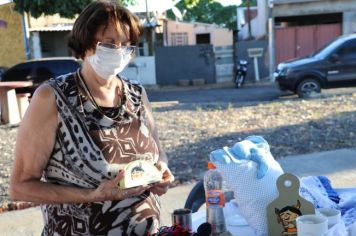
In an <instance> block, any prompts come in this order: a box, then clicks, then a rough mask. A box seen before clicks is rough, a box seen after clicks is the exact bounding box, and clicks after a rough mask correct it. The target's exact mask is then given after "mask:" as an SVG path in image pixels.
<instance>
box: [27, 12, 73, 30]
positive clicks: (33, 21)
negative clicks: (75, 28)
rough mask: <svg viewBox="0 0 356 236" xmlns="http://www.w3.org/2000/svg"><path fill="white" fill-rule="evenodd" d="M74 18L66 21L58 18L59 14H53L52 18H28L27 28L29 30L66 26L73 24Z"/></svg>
mask: <svg viewBox="0 0 356 236" xmlns="http://www.w3.org/2000/svg"><path fill="white" fill-rule="evenodd" d="M75 19H76V18H73V19H68V18H63V17H60V16H59V14H55V15H52V16H41V17H38V18H33V17H30V20H29V26H30V27H31V28H42V27H46V26H51V27H52V26H55V25H66V24H74V21H75Z"/></svg>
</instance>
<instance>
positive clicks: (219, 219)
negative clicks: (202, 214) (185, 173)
mask: <svg viewBox="0 0 356 236" xmlns="http://www.w3.org/2000/svg"><path fill="white" fill-rule="evenodd" d="M204 189H205V201H206V221H207V222H208V223H209V224H210V225H211V229H212V233H211V235H219V234H222V233H224V232H226V225H225V217H224V211H223V208H224V206H225V197H224V190H223V178H222V176H221V174H220V172H219V171H218V170H217V169H216V167H215V165H214V164H213V163H212V162H208V171H207V172H206V173H205V175H204Z"/></svg>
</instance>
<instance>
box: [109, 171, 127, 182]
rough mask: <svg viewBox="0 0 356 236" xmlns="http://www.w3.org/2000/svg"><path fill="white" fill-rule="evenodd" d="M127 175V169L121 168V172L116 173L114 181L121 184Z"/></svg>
mask: <svg viewBox="0 0 356 236" xmlns="http://www.w3.org/2000/svg"><path fill="white" fill-rule="evenodd" d="M124 176H125V171H124V170H120V171H119V173H118V174H117V175H116V177H115V178H114V179H113V180H112V181H113V182H115V183H116V185H118V184H119V182H120V180H122V179H123V178H124Z"/></svg>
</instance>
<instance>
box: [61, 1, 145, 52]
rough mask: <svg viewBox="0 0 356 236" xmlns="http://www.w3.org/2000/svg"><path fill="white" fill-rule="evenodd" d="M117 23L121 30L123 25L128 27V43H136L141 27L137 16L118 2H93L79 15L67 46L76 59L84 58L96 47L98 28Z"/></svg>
mask: <svg viewBox="0 0 356 236" xmlns="http://www.w3.org/2000/svg"><path fill="white" fill-rule="evenodd" d="M116 21H118V22H119V23H120V24H121V28H122V29H123V30H125V29H126V27H124V25H128V26H129V32H126V33H127V36H128V37H129V39H130V42H131V43H133V44H135V43H137V42H138V40H139V37H140V34H141V30H142V26H141V24H140V21H139V19H138V17H137V16H135V15H134V14H132V13H131V12H130V11H129V10H127V9H126V8H125V7H123V6H121V5H120V4H119V3H118V1H104V0H100V1H95V2H92V3H90V4H89V5H88V6H86V7H85V8H84V10H83V11H82V12H81V13H80V14H79V17H78V18H77V19H76V21H75V22H74V25H73V29H72V32H71V33H70V35H69V39H68V46H69V48H70V49H71V50H72V52H73V54H74V56H75V57H76V58H82V59H83V58H84V56H85V52H86V51H87V50H89V49H94V48H95V45H96V39H95V35H96V33H97V32H98V30H99V28H100V27H102V26H104V29H106V28H107V27H108V25H109V23H110V22H116Z"/></svg>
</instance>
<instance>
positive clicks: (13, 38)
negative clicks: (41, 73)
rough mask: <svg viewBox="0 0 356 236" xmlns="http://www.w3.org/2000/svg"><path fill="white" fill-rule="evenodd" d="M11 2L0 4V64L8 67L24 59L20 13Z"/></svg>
mask: <svg viewBox="0 0 356 236" xmlns="http://www.w3.org/2000/svg"><path fill="white" fill-rule="evenodd" d="M12 8H13V4H5V5H1V6H0V45H1V47H0V66H6V67H10V66H12V65H14V64H17V63H19V62H21V61H24V60H25V59H26V55H25V44H24V34H23V31H22V19H21V15H20V14H19V13H17V12H15V11H13V10H12Z"/></svg>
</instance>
